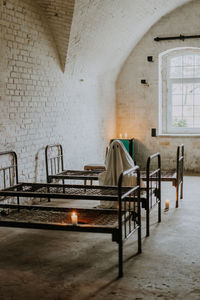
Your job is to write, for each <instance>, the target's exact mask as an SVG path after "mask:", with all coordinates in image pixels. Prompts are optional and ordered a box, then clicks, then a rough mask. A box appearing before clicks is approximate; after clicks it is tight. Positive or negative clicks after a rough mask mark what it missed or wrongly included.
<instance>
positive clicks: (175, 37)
mask: <svg viewBox="0 0 200 300" xmlns="http://www.w3.org/2000/svg"><path fill="white" fill-rule="evenodd" d="M199 38H200V35H182V34H180V35H178V36H168V37H156V38H154V41H156V42H159V41H166V40H182V41H184V40H185V39H199Z"/></svg>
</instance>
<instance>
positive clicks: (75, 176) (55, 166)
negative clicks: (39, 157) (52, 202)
mask: <svg viewBox="0 0 200 300" xmlns="http://www.w3.org/2000/svg"><path fill="white" fill-rule="evenodd" d="M51 150H54V151H55V152H56V153H53V155H51V153H50V152H51ZM45 163H46V179H47V183H50V182H53V181H55V180H62V183H63V184H64V182H65V180H69V179H71V180H84V184H86V182H87V180H90V181H91V183H92V181H93V180H98V176H99V174H100V173H101V172H103V170H102V169H100V170H89V171H88V170H64V159H63V148H62V145H61V144H54V145H47V146H46V147H45Z"/></svg>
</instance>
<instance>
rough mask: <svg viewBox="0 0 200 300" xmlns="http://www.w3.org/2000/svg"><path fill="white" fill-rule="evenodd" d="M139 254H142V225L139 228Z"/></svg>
mask: <svg viewBox="0 0 200 300" xmlns="http://www.w3.org/2000/svg"><path fill="white" fill-rule="evenodd" d="M138 253H142V234H141V223H140V225H139V228H138Z"/></svg>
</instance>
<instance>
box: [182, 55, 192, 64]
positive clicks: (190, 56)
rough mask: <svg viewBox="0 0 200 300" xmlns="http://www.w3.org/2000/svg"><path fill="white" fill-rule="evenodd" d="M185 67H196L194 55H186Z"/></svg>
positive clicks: (184, 58) (184, 57) (184, 59)
mask: <svg viewBox="0 0 200 300" xmlns="http://www.w3.org/2000/svg"><path fill="white" fill-rule="evenodd" d="M183 65H184V66H193V65H194V55H184V56H183Z"/></svg>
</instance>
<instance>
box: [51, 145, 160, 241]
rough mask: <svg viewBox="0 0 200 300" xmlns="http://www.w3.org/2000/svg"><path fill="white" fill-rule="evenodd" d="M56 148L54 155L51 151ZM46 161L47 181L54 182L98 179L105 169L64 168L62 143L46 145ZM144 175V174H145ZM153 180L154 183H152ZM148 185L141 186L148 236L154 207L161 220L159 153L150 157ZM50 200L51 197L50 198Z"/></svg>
mask: <svg viewBox="0 0 200 300" xmlns="http://www.w3.org/2000/svg"><path fill="white" fill-rule="evenodd" d="M52 149H54V150H56V151H55V153H54V154H53V155H51V153H50V151H51V150H52ZM153 162H155V167H154V168H153V170H152V163H153ZM45 163H46V178H47V182H48V183H50V182H53V181H54V180H61V181H62V183H63V184H64V183H65V180H69V179H72V180H84V183H86V182H87V180H90V181H91V184H92V182H93V181H97V180H98V176H99V174H100V173H101V172H103V171H104V170H103V169H99V170H98V169H97V170H96V169H95V170H64V156H63V148H62V145H61V144H52V145H47V146H46V147H45ZM143 175H144V174H143ZM152 180H153V181H154V184H152ZM145 181H146V187H145V188H141V191H142V192H143V193H142V194H141V198H140V201H141V203H142V207H143V208H145V210H146V236H149V235H150V213H151V211H152V209H153V208H154V207H155V206H156V205H157V206H158V222H161V184H160V181H161V158H160V154H159V153H155V154H153V155H151V156H149V157H148V159H147V163H146V171H145ZM153 199H154V200H153ZM49 201H50V199H49Z"/></svg>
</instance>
